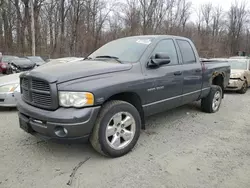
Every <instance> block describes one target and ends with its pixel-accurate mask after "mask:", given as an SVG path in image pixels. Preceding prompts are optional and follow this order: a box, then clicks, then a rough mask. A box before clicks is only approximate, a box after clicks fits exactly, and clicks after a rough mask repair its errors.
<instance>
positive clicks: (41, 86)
mask: <svg viewBox="0 0 250 188" xmlns="http://www.w3.org/2000/svg"><path fill="white" fill-rule="evenodd" d="M32 89H36V90H41V91H50V87H49V84H48V83H45V82H43V81H40V80H32Z"/></svg>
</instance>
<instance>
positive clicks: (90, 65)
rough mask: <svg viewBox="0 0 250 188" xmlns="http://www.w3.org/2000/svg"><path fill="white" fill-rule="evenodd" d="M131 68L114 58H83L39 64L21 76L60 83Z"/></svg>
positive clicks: (130, 65) (129, 65)
mask: <svg viewBox="0 0 250 188" xmlns="http://www.w3.org/2000/svg"><path fill="white" fill-rule="evenodd" d="M131 68H132V64H120V63H117V62H116V61H114V60H110V61H99V60H98V61H97V60H95V61H94V60H93V61H92V60H84V61H76V62H72V63H61V64H56V65H50V66H41V67H38V68H36V69H33V70H32V71H30V72H29V73H27V74H23V76H29V75H30V76H32V77H37V78H40V79H44V80H47V81H49V82H50V83H52V82H58V83H62V82H65V81H71V80H74V79H80V78H85V77H89V76H95V75H99V74H107V73H113V72H119V71H126V70H129V69H131Z"/></svg>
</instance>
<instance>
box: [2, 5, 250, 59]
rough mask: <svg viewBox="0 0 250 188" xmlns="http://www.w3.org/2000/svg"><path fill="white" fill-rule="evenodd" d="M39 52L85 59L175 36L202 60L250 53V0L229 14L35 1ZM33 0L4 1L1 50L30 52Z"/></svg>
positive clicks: (181, 7)
mask: <svg viewBox="0 0 250 188" xmlns="http://www.w3.org/2000/svg"><path fill="white" fill-rule="evenodd" d="M33 2H34V9H33V10H34V20H35V41H36V54H37V55H41V56H47V57H50V58H53V57H63V56H86V55H87V54H88V53H90V52H92V51H93V50H95V49H97V48H98V47H100V46H101V45H103V44H105V43H106V42H108V41H110V40H113V39H116V38H120V37H124V36H131V35H146V34H171V35H181V36H185V37H188V38H190V39H192V40H193V42H194V43H195V45H196V47H197V48H198V51H199V53H200V56H201V57H225V56H230V55H235V53H236V52H237V51H239V50H243V51H246V52H247V53H248V54H250V22H249V17H250V8H249V4H247V1H245V2H242V3H237V1H235V2H234V3H232V4H231V8H230V9H229V10H223V7H220V6H213V5H212V4H211V3H207V4H203V5H201V6H200V7H198V8H195V7H194V5H192V1H191V0H119V1H118V0H34V1H33ZM31 44H32V40H31V16H30V2H29V0H0V51H1V52H3V54H13V55H30V54H31Z"/></svg>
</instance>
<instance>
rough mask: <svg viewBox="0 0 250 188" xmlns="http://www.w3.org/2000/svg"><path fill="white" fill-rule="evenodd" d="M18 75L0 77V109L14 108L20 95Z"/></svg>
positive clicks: (59, 61)
mask: <svg viewBox="0 0 250 188" xmlns="http://www.w3.org/2000/svg"><path fill="white" fill-rule="evenodd" d="M81 59H83V58H75V57H68V58H59V59H54V60H52V61H51V62H49V63H47V64H44V65H42V66H52V65H56V64H60V63H70V62H74V61H79V60H81ZM19 76H20V73H16V74H11V75H6V76H3V77H0V107H16V98H19V95H20V79H19Z"/></svg>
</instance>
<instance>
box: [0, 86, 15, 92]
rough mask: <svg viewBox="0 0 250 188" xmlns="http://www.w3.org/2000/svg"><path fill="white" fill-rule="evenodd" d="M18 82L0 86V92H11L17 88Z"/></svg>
mask: <svg viewBox="0 0 250 188" xmlns="http://www.w3.org/2000/svg"><path fill="white" fill-rule="evenodd" d="M18 86H19V84H8V85H4V86H0V93H4V92H5V93H6V92H13V91H15V90H16V89H18Z"/></svg>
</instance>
